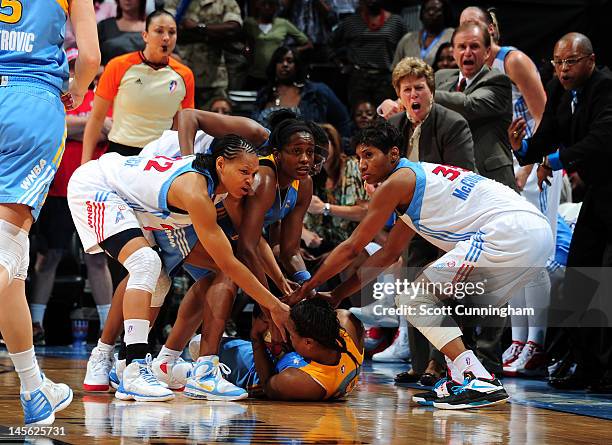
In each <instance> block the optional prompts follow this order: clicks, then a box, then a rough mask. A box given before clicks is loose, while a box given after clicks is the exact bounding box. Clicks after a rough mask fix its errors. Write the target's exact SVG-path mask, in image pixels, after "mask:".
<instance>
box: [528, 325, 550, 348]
mask: <svg viewBox="0 0 612 445" xmlns="http://www.w3.org/2000/svg"><path fill="white" fill-rule="evenodd" d="M545 339H546V328H538V327H535V328H532V327H530V328H529V337H528V338H527V341H530V342H532V343H535V344H536V345H538V346H539V347H540V348H544V340H545Z"/></svg>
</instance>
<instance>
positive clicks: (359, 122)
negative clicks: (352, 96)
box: [353, 100, 377, 131]
mask: <svg viewBox="0 0 612 445" xmlns="http://www.w3.org/2000/svg"><path fill="white" fill-rule="evenodd" d="M376 118H377V116H376V109H375V108H374V105H372V103H371V102H369V101H367V100H359V101H357V103H356V104H355V107H354V108H353V126H354V128H355V131H358V130H361V129H363V128H366V127H371V126H372V124H373V123H374V121H375V120H376Z"/></svg>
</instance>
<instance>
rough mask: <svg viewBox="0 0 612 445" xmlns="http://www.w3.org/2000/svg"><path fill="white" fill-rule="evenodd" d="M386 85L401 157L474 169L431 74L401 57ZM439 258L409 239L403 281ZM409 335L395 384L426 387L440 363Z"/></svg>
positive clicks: (467, 136)
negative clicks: (392, 94) (393, 100)
mask: <svg viewBox="0 0 612 445" xmlns="http://www.w3.org/2000/svg"><path fill="white" fill-rule="evenodd" d="M392 82H393V87H394V88H395V91H396V93H397V96H398V98H399V105H401V107H402V108H403V109H405V110H406V111H405V112H401V113H398V114H396V115H394V116H392V117H391V118H389V123H390V124H391V125H393V126H395V127H396V128H398V129H399V130H400V133H401V135H402V145H401V147H400V150H401V152H402V156H405V157H407V158H409V159H411V160H415V161H423V162H432V163H435V164H445V165H454V166H456V167H461V168H465V169H467V170H475V163H474V143H473V141H472V133H471V132H470V128H469V126H468V123H467V122H466V120H465V119H464V118H463V117H462V116H461V115H460V114H458V113H456V112H454V111H452V110H449V109H447V108H444V107H443V106H441V105H438V104H436V103H434V102H433V94H434V91H435V84H434V73H433V69H432V68H431V67H430V66H429V65H427V64H426V63H425V62H424V61H422V60H421V59H417V58H414V57H406V58H404V59H402V60H401V61H400V62H399V63H398V64H397V66H396V67H395V68H394V70H393V77H392ZM439 256H440V254H439V251H438V248H437V247H435V246H434V245H433V244H430V243H429V242H427V241H426V240H425V239H423V238H422V237H420V236H415V237H414V238H413V239H412V241H411V243H410V248H409V249H408V250H407V252H406V253H405V254H404V264H406V265H407V266H408V268H409V270H408V276H407V277H406V278H407V279H409V280H411V281H412V280H414V279H415V278H416V276H417V275H418V272H419V271H420V269H421V268H423V267H424V266H426V265H427V264H429V263H431V262H432V261H434V260H436V259H437V258H438V257H439ZM409 332H410V333H409V336H408V337H409V341H410V351H411V355H412V369H411V370H410V371H408V372H403V373H401V374H398V376H397V377H396V381H397V382H399V383H409V382H416V381H417V380H419V379H420V381H421V383H422V384H424V385H426V386H429V385H431V384H432V383H434V382H435V380H436V377H439V375H436V374H439V373H440V372H441V371H442V370H443V369H444V366H445V363H444V358H443V356H442V354H440V353H439V352H438V351H435V350H432V349H431V348H433V347H432V346H431V345H430V344H429V341H427V339H425V337H423V335H422V334H421V333H420V332H419V331H418V330H417V329H415V328H413V327H409ZM432 362H433V363H432ZM436 371H437V372H436Z"/></svg>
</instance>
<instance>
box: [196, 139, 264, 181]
mask: <svg viewBox="0 0 612 445" xmlns="http://www.w3.org/2000/svg"><path fill="white" fill-rule="evenodd" d="M243 152H244V153H252V154H257V151H256V150H255V147H254V146H253V145H252V144H251V143H250V142H249V141H247V140H246V139H244V138H243V137H241V136H238V135H236V134H227V135H225V136H223V137H222V138H215V139H214V140H213V143H212V144H211V146H210V153H198V154H196V158H195V160H194V161H193V164H192V166H193V168H195V169H196V170H197V171H199V172H208V174H209V175H210V176H211V177H212V179H213V182H214V184H215V186H216V185H217V184H218V183H219V177H218V175H217V167H216V165H215V163H216V161H217V158H218V157H220V156H222V157H223V158H225V159H234V158H236V157H238V155H240V153H243Z"/></svg>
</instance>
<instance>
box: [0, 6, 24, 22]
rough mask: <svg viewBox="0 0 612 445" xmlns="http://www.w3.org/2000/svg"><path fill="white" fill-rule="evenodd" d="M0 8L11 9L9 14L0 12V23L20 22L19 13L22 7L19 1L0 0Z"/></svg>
mask: <svg viewBox="0 0 612 445" xmlns="http://www.w3.org/2000/svg"><path fill="white" fill-rule="evenodd" d="M0 8H11V9H12V11H11V13H10V14H3V13H1V12H0V22H3V23H10V24H11V25H12V24H15V23H17V22H18V21H19V20H21V11H22V9H23V6H22V5H21V1H19V0H0Z"/></svg>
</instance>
